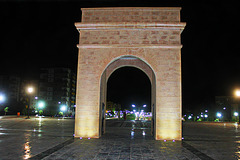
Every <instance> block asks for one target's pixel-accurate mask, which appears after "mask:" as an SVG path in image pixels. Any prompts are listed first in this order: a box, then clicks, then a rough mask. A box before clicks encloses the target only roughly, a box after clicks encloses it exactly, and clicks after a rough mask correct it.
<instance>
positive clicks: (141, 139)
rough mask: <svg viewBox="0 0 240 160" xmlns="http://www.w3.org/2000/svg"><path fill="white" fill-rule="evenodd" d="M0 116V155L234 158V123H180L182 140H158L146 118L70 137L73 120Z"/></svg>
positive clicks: (237, 140)
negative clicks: (99, 132)
mask: <svg viewBox="0 0 240 160" xmlns="http://www.w3.org/2000/svg"><path fill="white" fill-rule="evenodd" d="M0 119H1V120H0V155H1V157H0V159H11V160H14V159H29V158H31V157H33V159H34V157H35V158H36V157H37V156H36V155H40V156H42V157H45V159H53V158H59V159H84V158H86V157H89V156H90V157H92V159H121V158H122V159H134V158H135V159H145V158H146V156H148V159H159V158H160V159H183V158H185V159H186V158H187V159H194V158H195V159H211V158H212V159H217V160H218V159H227V160H231V159H240V132H239V125H238V124H236V123H205V122H200V123H199V122H184V123H183V137H184V141H183V142H177V141H176V142H175V141H174V142H173V141H166V142H164V141H155V140H154V139H153V137H152V136H151V133H150V123H148V122H139V121H138V122H136V121H131V122H129V121H128V122H124V121H111V122H108V123H107V125H108V127H107V132H106V134H105V135H104V136H103V137H102V138H100V139H89V140H88V139H74V140H73V139H72V135H73V127H74V120H73V119H54V118H31V119H29V120H26V119H24V118H2V117H1V118H0ZM41 153H44V154H41ZM124 155H125V156H124ZM124 157H125V158H124ZM146 159H147V158H146Z"/></svg>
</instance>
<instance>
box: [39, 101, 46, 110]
mask: <svg viewBox="0 0 240 160" xmlns="http://www.w3.org/2000/svg"><path fill="white" fill-rule="evenodd" d="M44 106H45V103H44V102H42V101H41V102H39V103H38V108H39V109H43V108H44Z"/></svg>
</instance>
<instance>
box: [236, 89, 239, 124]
mask: <svg viewBox="0 0 240 160" xmlns="http://www.w3.org/2000/svg"><path fill="white" fill-rule="evenodd" d="M235 96H236V97H237V98H239V97H240V90H236V92H235ZM237 105H238V106H237V108H238V112H239V111H240V109H239V104H237ZM239 123H240V114H238V124H239Z"/></svg>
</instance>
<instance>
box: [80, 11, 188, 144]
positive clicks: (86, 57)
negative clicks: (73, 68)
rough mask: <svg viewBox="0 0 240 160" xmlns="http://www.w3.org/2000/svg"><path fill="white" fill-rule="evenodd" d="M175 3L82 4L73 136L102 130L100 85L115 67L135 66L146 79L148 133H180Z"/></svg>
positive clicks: (174, 135) (103, 91)
mask: <svg viewBox="0 0 240 160" xmlns="http://www.w3.org/2000/svg"><path fill="white" fill-rule="evenodd" d="M180 10H181V8H179V7H171V8H166V7H133V8H131V7H126V8H125V7H123V8H122V7H120V8H83V9H82V22H80V23H76V24H75V26H76V28H77V29H78V31H79V33H80V38H79V39H80V40H79V45H78V48H79V55H78V71H77V95H76V112H75V137H85V138H88V137H91V138H99V137H100V136H101V135H102V134H103V133H104V130H105V129H104V126H105V121H104V114H103V113H104V111H105V104H106V86H107V80H108V78H109V76H110V75H111V74H112V73H113V72H114V71H115V70H116V69H118V68H120V67H123V66H132V67H136V68H139V69H141V70H142V71H143V72H145V73H146V75H147V76H148V77H149V79H150V82H151V85H152V111H153V112H154V116H153V121H152V126H153V127H152V133H153V135H154V137H155V139H156V140H164V139H166V140H173V139H174V140H181V139H182V104H181V103H182V102H181V101H182V95H181V48H182V45H181V40H180V37H181V32H182V31H183V29H184V27H185V25H186V24H185V23H183V22H180Z"/></svg>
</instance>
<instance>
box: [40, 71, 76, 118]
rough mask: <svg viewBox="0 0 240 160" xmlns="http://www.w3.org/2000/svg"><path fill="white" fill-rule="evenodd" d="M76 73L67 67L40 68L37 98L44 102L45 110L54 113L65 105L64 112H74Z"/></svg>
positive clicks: (50, 113)
mask: <svg viewBox="0 0 240 160" xmlns="http://www.w3.org/2000/svg"><path fill="white" fill-rule="evenodd" d="M75 99H76V74H75V73H74V72H73V71H72V70H71V69H69V68H42V69H41V71H40V80H39V95H38V100H39V101H40V100H42V101H44V102H45V104H46V108H45V112H47V114H49V115H55V114H57V113H58V112H60V107H61V106H63V105H65V106H66V108H67V110H66V112H65V114H74V113H75Z"/></svg>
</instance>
